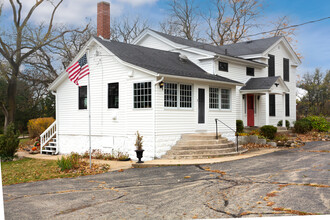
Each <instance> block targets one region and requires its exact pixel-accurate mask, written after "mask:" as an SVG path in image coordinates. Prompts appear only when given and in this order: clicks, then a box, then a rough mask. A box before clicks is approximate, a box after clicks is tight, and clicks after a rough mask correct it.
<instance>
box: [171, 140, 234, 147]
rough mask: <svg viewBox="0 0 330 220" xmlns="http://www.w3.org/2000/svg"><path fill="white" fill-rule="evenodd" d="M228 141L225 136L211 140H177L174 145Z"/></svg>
mask: <svg viewBox="0 0 330 220" xmlns="http://www.w3.org/2000/svg"><path fill="white" fill-rule="evenodd" d="M224 143H228V139H227V138H219V139H218V140H217V139H214V140H213V139H212V140H183V139H181V140H179V141H178V142H177V143H176V145H194V146H195V145H207V144H224Z"/></svg>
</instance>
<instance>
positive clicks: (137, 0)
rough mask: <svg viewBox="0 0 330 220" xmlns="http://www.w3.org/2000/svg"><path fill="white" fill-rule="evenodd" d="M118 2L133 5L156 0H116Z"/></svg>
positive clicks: (150, 2) (151, 2) (155, 0)
mask: <svg viewBox="0 0 330 220" xmlns="http://www.w3.org/2000/svg"><path fill="white" fill-rule="evenodd" d="M117 1H119V2H124V3H129V4H131V5H133V6H141V5H145V4H153V3H155V2H157V1H158V0H117Z"/></svg>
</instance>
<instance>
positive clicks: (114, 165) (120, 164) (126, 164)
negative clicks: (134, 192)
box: [17, 148, 280, 171]
mask: <svg viewBox="0 0 330 220" xmlns="http://www.w3.org/2000/svg"><path fill="white" fill-rule="evenodd" d="M278 150H280V149H279V148H271V149H260V150H256V151H250V152H247V153H244V154H239V155H234V156H224V157H218V158H210V159H191V160H187V159H183V160H167V159H166V160H165V159H156V160H151V161H145V162H144V163H140V164H139V163H136V161H109V160H96V159H92V163H98V164H109V165H110V171H115V170H120V169H129V168H132V167H134V168H145V167H158V166H184V165H202V164H214V163H223V162H227V161H233V160H240V159H246V158H250V157H255V156H259V155H263V154H268V153H272V152H275V151H278ZM17 154H18V156H19V157H28V158H33V159H41V160H57V159H60V158H61V157H62V155H44V154H29V153H27V152H22V151H20V152H18V153H17Z"/></svg>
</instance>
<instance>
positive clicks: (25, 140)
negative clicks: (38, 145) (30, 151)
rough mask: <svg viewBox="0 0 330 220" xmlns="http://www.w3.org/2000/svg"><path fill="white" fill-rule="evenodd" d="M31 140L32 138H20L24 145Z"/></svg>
mask: <svg viewBox="0 0 330 220" xmlns="http://www.w3.org/2000/svg"><path fill="white" fill-rule="evenodd" d="M29 140H30V138H21V139H19V143H20V144H22V145H24V144H26V142H28V141H29Z"/></svg>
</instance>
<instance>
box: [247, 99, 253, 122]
mask: <svg viewBox="0 0 330 220" xmlns="http://www.w3.org/2000/svg"><path fill="white" fill-rule="evenodd" d="M247 125H248V126H250V127H252V126H254V95H251V94H248V95H247Z"/></svg>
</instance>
